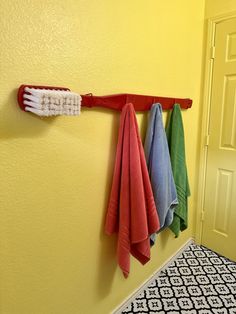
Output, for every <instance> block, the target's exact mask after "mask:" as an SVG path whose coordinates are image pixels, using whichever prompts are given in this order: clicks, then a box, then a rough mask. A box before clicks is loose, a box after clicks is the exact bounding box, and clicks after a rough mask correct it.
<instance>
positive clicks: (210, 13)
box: [205, 0, 236, 18]
mask: <svg viewBox="0 0 236 314" xmlns="http://www.w3.org/2000/svg"><path fill="white" fill-rule="evenodd" d="M232 11H236V1H235V0H223V1H222V0H206V5H205V17H206V18H209V17H215V16H217V15H220V14H225V13H229V12H232Z"/></svg>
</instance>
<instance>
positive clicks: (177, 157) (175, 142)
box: [166, 104, 190, 237]
mask: <svg viewBox="0 0 236 314" xmlns="http://www.w3.org/2000/svg"><path fill="white" fill-rule="evenodd" d="M166 135H167V140H168V145H169V151H170V159H171V166H172V171H173V176H174V180H175V185H176V190H177V195H178V201H179V205H178V206H177V207H176V208H175V211H174V219H173V222H172V224H171V225H170V229H171V230H172V231H173V233H174V234H175V236H176V237H178V236H179V232H180V231H183V230H185V229H186V228H187V226H188V196H190V189H189V183H188V174H187V167H186V161H185V145H184V128H183V121H182V116H181V110H180V106H179V104H175V105H174V108H173V111H172V113H171V116H170V119H169V121H168V123H167V127H166Z"/></svg>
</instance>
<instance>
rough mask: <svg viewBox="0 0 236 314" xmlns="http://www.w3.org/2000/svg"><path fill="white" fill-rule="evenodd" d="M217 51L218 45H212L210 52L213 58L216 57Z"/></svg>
mask: <svg viewBox="0 0 236 314" xmlns="http://www.w3.org/2000/svg"><path fill="white" fill-rule="evenodd" d="M215 53H216V47H215V46H212V47H211V53H210V55H211V57H210V58H211V59H215Z"/></svg>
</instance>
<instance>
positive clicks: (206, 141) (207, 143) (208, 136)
mask: <svg viewBox="0 0 236 314" xmlns="http://www.w3.org/2000/svg"><path fill="white" fill-rule="evenodd" d="M209 140H210V135H209V134H207V135H206V136H205V146H209Z"/></svg>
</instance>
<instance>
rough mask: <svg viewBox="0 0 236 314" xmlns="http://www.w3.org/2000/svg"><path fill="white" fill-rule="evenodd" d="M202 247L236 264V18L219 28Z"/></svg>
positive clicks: (212, 97)
mask: <svg viewBox="0 0 236 314" xmlns="http://www.w3.org/2000/svg"><path fill="white" fill-rule="evenodd" d="M204 210H205V212H204V213H205V215H204V221H203V232H202V244H203V245H205V246H206V247H209V248H210V249H213V250H214V251H216V252H218V253H220V254H222V255H224V256H226V257H228V258H231V259H233V260H235V261H236V18H231V19H229V20H226V21H223V22H220V23H218V24H216V35H215V59H214V67H213V83H212V96H211V112H210V126H209V146H208V157H207V172H206V191H205V201H204Z"/></svg>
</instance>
